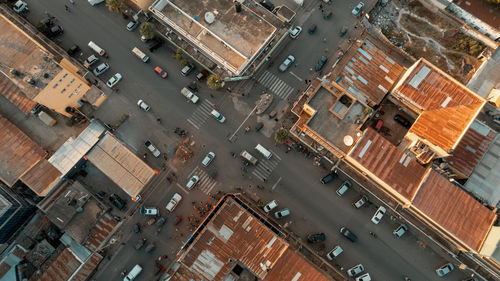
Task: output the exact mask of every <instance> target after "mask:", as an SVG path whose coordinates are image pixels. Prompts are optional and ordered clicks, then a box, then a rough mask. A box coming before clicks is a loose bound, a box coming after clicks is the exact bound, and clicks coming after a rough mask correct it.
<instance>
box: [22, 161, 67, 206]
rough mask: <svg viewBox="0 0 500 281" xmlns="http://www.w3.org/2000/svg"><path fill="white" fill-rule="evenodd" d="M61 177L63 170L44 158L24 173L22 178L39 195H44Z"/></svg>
mask: <svg viewBox="0 0 500 281" xmlns="http://www.w3.org/2000/svg"><path fill="white" fill-rule="evenodd" d="M60 177H61V172H59V171H58V170H57V169H56V168H55V167H54V166H52V164H50V163H49V161H47V160H45V159H42V160H41V161H39V162H38V163H37V164H36V165H35V166H34V167H33V168H32V169H30V170H29V171H28V172H27V173H26V174H24V175H23V176H22V177H21V180H22V181H23V182H24V183H25V184H26V185H27V186H28V187H29V188H30V189H31V190H33V192H35V193H36V194H37V195H38V196H41V197H43V196H45V195H47V193H49V191H50V190H51V189H52V188H53V187H54V185H55V184H56V183H57V181H58V180H59V178H60Z"/></svg>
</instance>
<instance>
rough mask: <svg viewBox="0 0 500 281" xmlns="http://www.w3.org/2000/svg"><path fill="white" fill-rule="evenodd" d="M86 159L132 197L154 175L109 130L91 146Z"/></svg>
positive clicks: (151, 170) (153, 172)
mask: <svg viewBox="0 0 500 281" xmlns="http://www.w3.org/2000/svg"><path fill="white" fill-rule="evenodd" d="M87 159H88V160H89V161H90V162H91V163H92V164H93V165H94V166H96V167H97V168H98V169H99V170H100V171H101V172H103V173H104V174H105V175H106V176H107V177H108V178H110V179H111V180H112V181H113V182H115V183H116V184H117V185H118V186H119V187H120V188H121V189H123V191H125V192H126V193H127V194H128V195H129V196H130V197H132V198H135V197H136V196H137V195H139V193H140V192H141V190H142V189H143V188H144V186H145V185H146V184H147V183H148V182H149V181H150V180H151V178H153V176H154V175H155V171H154V170H153V169H151V167H149V166H148V165H147V164H146V163H145V162H144V161H142V159H140V158H139V157H137V155H135V153H133V152H132V151H130V150H129V149H128V148H127V146H125V145H124V144H123V143H121V142H120V141H119V140H118V139H117V138H116V137H115V136H114V135H112V134H110V133H109V132H107V133H106V135H105V136H104V137H103V138H101V140H100V141H99V142H98V143H97V145H96V146H94V148H92V150H91V151H90V152H89V154H88V155H87Z"/></svg>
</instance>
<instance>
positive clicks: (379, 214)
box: [372, 206, 386, 224]
mask: <svg viewBox="0 0 500 281" xmlns="http://www.w3.org/2000/svg"><path fill="white" fill-rule="evenodd" d="M385 211H386V209H385V207H384V206H380V207H378V209H377V211H376V212H375V215H373V218H372V222H373V223H374V224H378V223H379V222H380V220H382V218H383V217H384V215H385Z"/></svg>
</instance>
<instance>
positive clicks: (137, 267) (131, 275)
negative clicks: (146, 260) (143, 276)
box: [123, 264, 142, 281]
mask: <svg viewBox="0 0 500 281" xmlns="http://www.w3.org/2000/svg"><path fill="white" fill-rule="evenodd" d="M141 272H142V267H141V266H140V265H138V264H136V265H135V266H134V268H132V270H131V271H130V272H129V273H128V274H127V276H125V278H123V281H132V280H134V279H135V278H136V277H137V275H139V273H141Z"/></svg>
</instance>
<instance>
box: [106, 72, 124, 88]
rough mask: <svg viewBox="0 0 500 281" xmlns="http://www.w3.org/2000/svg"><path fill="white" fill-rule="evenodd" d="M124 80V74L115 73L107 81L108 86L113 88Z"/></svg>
mask: <svg viewBox="0 0 500 281" xmlns="http://www.w3.org/2000/svg"><path fill="white" fill-rule="evenodd" d="M120 80H122V75H121V74H120V73H115V75H113V76H111V78H109V79H108V82H106V86H108V87H110V88H113V87H114V86H115V85H116V83H118V82H120Z"/></svg>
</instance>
